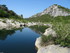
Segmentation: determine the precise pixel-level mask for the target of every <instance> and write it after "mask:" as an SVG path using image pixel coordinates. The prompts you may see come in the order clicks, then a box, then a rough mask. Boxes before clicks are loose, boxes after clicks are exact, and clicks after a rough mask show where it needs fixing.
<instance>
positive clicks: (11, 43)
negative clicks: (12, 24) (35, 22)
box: [0, 27, 40, 53]
mask: <svg viewBox="0 0 70 53" xmlns="http://www.w3.org/2000/svg"><path fill="white" fill-rule="evenodd" d="M39 36H40V34H38V33H36V32H35V31H33V30H31V29H30V28H27V27H25V28H23V29H21V30H7V31H6V30H3V31H2V30H0V52H1V53H36V52H37V51H36V48H35V41H36V38H38V37H39Z"/></svg>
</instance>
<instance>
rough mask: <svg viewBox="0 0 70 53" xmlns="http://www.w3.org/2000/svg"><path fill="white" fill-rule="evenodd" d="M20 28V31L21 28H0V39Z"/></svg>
mask: <svg viewBox="0 0 70 53" xmlns="http://www.w3.org/2000/svg"><path fill="white" fill-rule="evenodd" d="M17 30H20V32H22V28H20V29H12V30H5V29H3V30H0V40H5V39H6V38H7V36H8V35H10V36H11V35H13V34H14V33H15V31H17Z"/></svg>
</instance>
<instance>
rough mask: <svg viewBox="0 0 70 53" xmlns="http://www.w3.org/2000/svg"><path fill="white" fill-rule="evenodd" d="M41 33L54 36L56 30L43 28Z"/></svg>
mask: <svg viewBox="0 0 70 53" xmlns="http://www.w3.org/2000/svg"><path fill="white" fill-rule="evenodd" d="M43 35H45V36H49V35H52V36H53V37H56V32H55V31H54V30H53V29H51V28H48V29H46V30H45V32H44V34H43Z"/></svg>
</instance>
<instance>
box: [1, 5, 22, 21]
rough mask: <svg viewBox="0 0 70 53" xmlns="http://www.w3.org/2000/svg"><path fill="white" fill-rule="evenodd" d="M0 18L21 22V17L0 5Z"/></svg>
mask: <svg viewBox="0 0 70 53" xmlns="http://www.w3.org/2000/svg"><path fill="white" fill-rule="evenodd" d="M0 18H8V19H16V20H17V19H19V20H23V15H17V14H16V13H15V12H14V11H13V10H9V9H8V7H7V6H6V5H0Z"/></svg>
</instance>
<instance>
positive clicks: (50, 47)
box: [37, 45, 70, 53]
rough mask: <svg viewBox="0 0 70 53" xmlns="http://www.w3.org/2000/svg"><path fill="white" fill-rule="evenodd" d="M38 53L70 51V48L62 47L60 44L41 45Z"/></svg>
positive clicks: (64, 52) (66, 52) (68, 52)
mask: <svg viewBox="0 0 70 53" xmlns="http://www.w3.org/2000/svg"><path fill="white" fill-rule="evenodd" d="M37 53H70V48H67V47H65V48H64V47H60V46H59V45H48V46H45V47H41V48H40V49H39V50H38V52H37Z"/></svg>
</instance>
